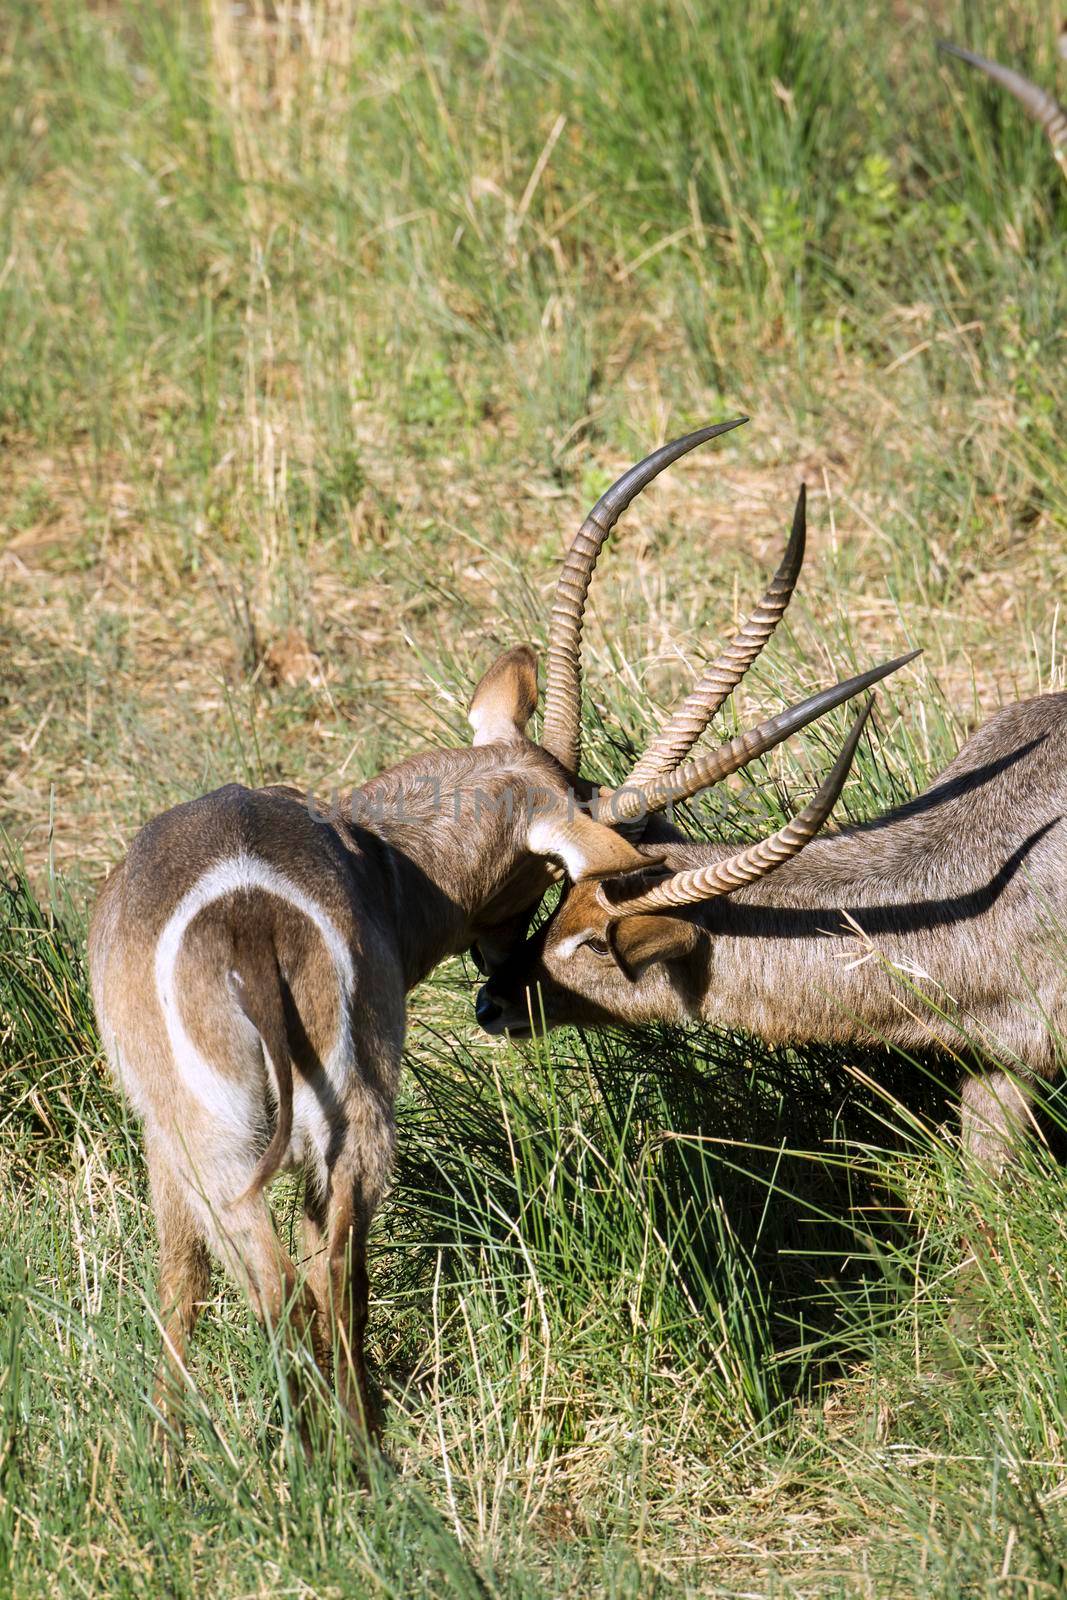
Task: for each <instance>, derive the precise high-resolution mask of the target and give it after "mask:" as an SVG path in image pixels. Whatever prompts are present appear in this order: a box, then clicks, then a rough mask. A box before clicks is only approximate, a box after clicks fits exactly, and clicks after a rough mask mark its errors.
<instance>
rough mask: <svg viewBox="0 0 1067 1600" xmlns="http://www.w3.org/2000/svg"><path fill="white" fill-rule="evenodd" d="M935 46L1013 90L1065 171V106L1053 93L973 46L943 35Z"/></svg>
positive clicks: (1066, 140)
mask: <svg viewBox="0 0 1067 1600" xmlns="http://www.w3.org/2000/svg"><path fill="white" fill-rule="evenodd" d="M937 48H938V49H939V50H943V51H945V52H946V54H947V55H950V56H958V57H959V59H960V60H961V61H966V62H967V64H968V65H969V66H972V67H977V68H978V70H979V72H984V73H985V75H986V77H987V78H992V80H993V82H994V83H999V84H1000V86H1001V88H1003V89H1007V91H1008V93H1009V94H1013V95H1014V96H1015V98H1016V100H1018V102H1019V104H1020V105H1021V106H1022V107H1023V110H1024V111H1025V112H1026V113H1027V115H1028V116H1030V117H1032V118H1033V120H1034V121H1035V122H1036V123H1038V124H1040V126H1041V127H1042V128H1044V130H1045V133H1046V134H1047V135H1048V140H1049V143H1050V144H1051V146H1052V153H1053V155H1054V156H1055V157H1056V160H1057V161H1058V162H1059V164H1060V166H1061V167H1062V168H1063V170H1064V173H1067V108H1065V107H1064V106H1061V105H1060V103H1059V101H1058V100H1057V99H1056V98H1055V96H1054V95H1051V94H1049V93H1048V92H1047V91H1046V90H1044V89H1039V88H1038V86H1037V84H1036V83H1031V82H1030V80H1029V78H1024V77H1023V75H1022V73H1021V72H1013V71H1012V69H1011V67H1002V66H1001V65H1000V63H999V62H998V61H990V60H989V58H988V57H987V56H980V55H979V54H978V53H977V51H975V50H964V49H963V48H962V46H961V45H958V44H950V42H949V41H948V40H947V39H939V40H938V41H937ZM1061 48H1062V47H1061Z"/></svg>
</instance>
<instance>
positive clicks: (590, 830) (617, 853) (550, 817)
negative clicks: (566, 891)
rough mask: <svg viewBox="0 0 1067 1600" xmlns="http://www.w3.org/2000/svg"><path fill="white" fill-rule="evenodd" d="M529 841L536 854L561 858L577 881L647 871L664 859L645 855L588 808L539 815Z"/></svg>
mask: <svg viewBox="0 0 1067 1600" xmlns="http://www.w3.org/2000/svg"><path fill="white" fill-rule="evenodd" d="M526 842H527V844H528V846H529V848H530V849H531V850H532V851H533V853H534V855H535V856H556V857H558V859H559V860H560V861H562V862H563V865H564V866H565V867H566V869H567V876H568V877H569V878H570V879H571V880H572V881H573V882H574V883H581V882H582V881H583V880H585V879H588V878H614V877H617V876H618V875H619V874H620V873H629V872H644V871H646V870H647V868H649V867H656V866H658V865H659V863H660V862H661V861H662V859H663V857H662V856H659V855H642V853H641V851H640V850H635V849H634V847H633V845H632V844H630V843H629V841H628V840H626V839H624V838H623V836H622V834H621V833H615V832H614V831H613V830H612V829H611V828H608V827H605V825H604V824H603V823H602V822H594V820H593V818H592V817H589V816H587V815H586V814H585V812H584V811H575V812H573V814H571V815H568V813H567V811H565V810H564V809H563V808H562V807H561V808H560V809H559V810H558V811H549V812H546V813H544V814H543V815H541V816H538V817H535V818H534V819H533V821H532V822H531V823H530V831H529V833H528V834H527V836H526Z"/></svg>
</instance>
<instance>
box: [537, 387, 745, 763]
mask: <svg viewBox="0 0 1067 1600" xmlns="http://www.w3.org/2000/svg"><path fill="white" fill-rule="evenodd" d="M747 421H748V418H747V417H733V418H731V420H730V421H729V422H717V423H715V424H714V425H713V426H711V427H709V428H698V429H697V431H696V432H695V433H687V434H685V435H684V437H683V438H681V439H674V440H672V441H671V443H670V444H665V445H661V446H660V448H659V449H658V450H653V452H652V454H651V455H650V456H646V457H645V459H644V460H643V461H639V462H638V463H637V465H636V466H634V467H631V468H630V469H629V471H628V472H624V473H623V475H622V477H621V478H619V479H618V481H617V482H616V483H613V484H612V486H611V488H610V489H608V490H607V491H606V492H605V493H604V494H602V495H601V497H600V499H599V500H598V501H597V503H596V505H595V506H594V507H593V509H592V511H590V513H589V515H588V516H587V517H586V519H585V521H584V522H583V523H582V525H581V527H580V528H579V529H578V532H577V533H576V534H575V536H574V540H573V542H572V544H571V547H570V550H569V551H568V552H567V557H566V560H565V561H564V563H563V568H562V570H561V572H560V575H559V579H558V581H557V583H556V594H555V599H554V600H553V602H552V615H551V620H550V623H549V630H548V662H547V666H546V670H545V679H546V685H545V717H544V722H543V724H542V731H541V745H542V747H543V748H544V749H545V750H547V751H548V752H549V754H550V755H553V756H555V758H556V760H557V761H559V762H560V764H561V765H562V766H563V767H565V768H566V770H567V771H568V772H570V773H577V771H578V761H579V758H580V755H581V734H582V679H581V665H582V621H583V618H584V616H585V602H586V597H587V595H588V593H589V583H590V579H591V578H592V576H593V568H594V567H595V566H596V563H597V557H598V556H599V555H600V552H601V550H602V549H603V546H604V541H605V539H606V538H607V537H608V534H609V533H610V532H611V530H612V528H613V527H614V526H615V524H616V522H618V520H619V518H620V517H621V515H622V513H623V512H624V511H625V510H626V507H627V506H628V505H629V504H630V502H631V500H633V499H635V498H636V496H637V495H639V494H640V493H641V490H642V489H645V488H647V487H648V485H649V484H650V483H651V482H652V480H653V478H656V477H658V476H659V474H660V473H661V472H662V471H663V470H664V468H666V467H669V466H670V465H671V463H672V462H674V461H677V460H678V458H679V457H680V456H684V455H687V454H688V452H689V451H690V450H695V449H696V447H697V445H701V444H705V443H706V442H707V441H708V440H709V439H716V438H718V436H719V435H720V434H723V433H729V432H730V430H731V428H738V427H740V426H741V424H742V423H743V422H747Z"/></svg>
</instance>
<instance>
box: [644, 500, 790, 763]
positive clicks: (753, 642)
mask: <svg viewBox="0 0 1067 1600" xmlns="http://www.w3.org/2000/svg"><path fill="white" fill-rule="evenodd" d="M806 507H807V491H806V490H805V487H804V485H803V484H801V486H800V493H799V495H798V496H797V503H796V509H795V511H794V512H793V527H792V530H791V532H790V535H789V543H788V544H787V545H786V549H785V555H784V556H783V557H782V560H781V564H780V565H779V567H778V571H777V572H776V573H775V574H774V577H773V578H772V579H771V582H770V585H769V587H768V588H767V590H766V592H765V593H764V596H763V599H762V600H761V601H760V603H759V605H758V606H757V607H756V609H755V610H754V611H752V612H750V614H749V615H748V616H747V617H746V618H745V620H744V622H743V623H742V624H741V626H740V628H739V629H738V630H737V632H736V633H735V634H734V637H733V638H732V639H731V640H730V643H729V644H728V645H727V646H726V648H725V649H724V650H722V651H721V652H720V654H719V655H718V656H717V657H716V658H715V660H714V661H713V662H712V664H711V666H710V667H708V668H707V670H706V671H705V672H704V673H703V675H702V676H701V677H700V679H699V680H698V682H697V683H696V684H695V685H694V687H693V689H692V690H691V691H690V693H689V694H688V695H687V696H686V698H685V700H683V702H682V704H681V705H680V706H679V707H678V709H677V711H675V712H674V714H673V715H672V716H671V718H670V720H669V721H668V722H667V724H666V726H665V727H664V728H663V729H662V730H661V732H659V733H658V734H657V735H656V737H655V738H654V739H653V741H652V743H651V744H650V745H649V747H648V749H647V750H646V751H645V753H644V755H642V757H641V759H640V761H638V763H637V765H636V766H635V767H634V769H633V771H632V772H631V773H630V774H629V776H628V777H627V778H625V779H624V780H623V782H624V785H629V784H636V785H637V786H638V787H640V786H641V785H643V784H646V783H648V782H650V781H651V780H652V779H653V778H657V777H659V776H660V774H661V773H666V772H673V771H674V769H675V767H677V766H678V764H679V762H680V761H682V760H684V758H685V757H686V756H687V755H688V754H689V752H690V750H691V749H692V748H693V746H694V745H695V744H696V742H697V740H698V739H699V738H700V736H701V734H702V733H703V732H704V729H705V728H706V727H707V725H708V723H709V722H710V721H711V719H712V717H713V716H714V715H715V713H716V711H718V709H719V707H720V706H721V705H722V704H723V702H724V701H725V700H726V699H727V698H728V696H729V695H730V694H732V693H733V691H734V689H736V688H737V685H738V684H739V683H740V682H741V679H742V678H743V677H744V675H745V673H746V672H747V671H748V669H749V667H750V666H751V665H752V663H753V662H754V661H755V659H756V657H757V656H758V655H759V653H760V651H761V650H762V649H763V646H764V645H765V644H766V643H767V640H768V639H769V638H770V636H771V634H772V633H773V632H774V630H775V628H776V627H777V626H778V624H779V622H780V621H781V620H782V617H783V616H784V614H785V608H786V606H787V605H788V604H789V602H790V600H791V599H792V596H793V590H794V589H795V588H796V582H797V579H798V577H799V576H800V569H801V566H802V565H803V562H804V543H805V538H806V536H807V516H806Z"/></svg>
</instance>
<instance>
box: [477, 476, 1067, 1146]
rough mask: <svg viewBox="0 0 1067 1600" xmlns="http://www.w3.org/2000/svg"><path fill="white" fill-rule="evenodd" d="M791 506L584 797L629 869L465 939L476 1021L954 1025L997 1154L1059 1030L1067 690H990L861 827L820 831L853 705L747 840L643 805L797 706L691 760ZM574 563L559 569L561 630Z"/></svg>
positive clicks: (827, 1030)
mask: <svg viewBox="0 0 1067 1600" xmlns="http://www.w3.org/2000/svg"><path fill="white" fill-rule="evenodd" d="M803 517H804V495H803V490H802V491H801V496H800V500H799V502H798V507H797V515H796V519H795V521H794V527H793V534H792V537H791V539H790V544H789V548H788V550H787V552H786V557H785V559H784V561H783V563H782V566H781V568H780V570H779V574H778V577H777V578H776V580H775V584H773V585H772V587H771V589H770V590H769V591H768V593H767V595H766V596H765V597H764V600H763V602H762V603H761V605H760V606H759V607H758V608H757V610H756V611H755V612H754V613H753V615H752V617H751V618H750V619H749V620H748V622H747V623H745V624H744V625H743V627H742V628H741V630H740V632H739V633H738V634H737V636H736V637H735V639H734V640H733V641H732V642H731V643H730V644H729V645H728V646H727V647H726V649H725V650H724V651H723V653H722V655H720V657H719V658H718V660H717V661H715V662H714V663H713V665H712V666H711V667H710V668H709V669H708V670H707V671H706V672H705V674H704V676H703V677H702V678H701V680H700V681H699V683H698V684H697V685H696V687H695V688H694V690H693V692H692V693H691V694H690V695H689V697H688V698H687V699H686V700H685V702H684V704H683V705H682V706H681V707H680V708H679V709H678V710H677V711H676V712H675V713H674V715H673V716H672V717H671V718H670V719H669V721H668V722H667V724H666V726H665V727H664V728H663V729H662V731H661V732H660V733H659V734H658V735H657V736H656V737H655V739H654V740H653V741H652V743H651V745H650V746H649V748H648V749H647V751H646V752H645V754H644V755H643V756H642V757H641V759H640V760H639V761H638V763H637V765H636V766H635V767H634V769H633V770H632V772H631V773H630V774H629V776H628V777H627V779H626V780H625V783H624V784H623V785H621V786H620V787H619V788H618V789H616V790H615V791H609V790H603V791H602V792H601V810H600V815H601V816H602V817H604V816H610V817H611V818H612V819H613V821H614V822H615V823H616V824H617V825H619V826H621V827H623V828H624V829H627V830H628V831H629V833H630V836H631V837H632V838H634V840H635V843H636V845H637V849H638V851H639V852H640V854H641V855H642V856H643V857H644V858H645V867H644V871H643V872H638V873H634V872H632V871H629V870H627V871H626V872H625V873H621V874H612V873H610V872H608V871H606V870H605V871H601V872H598V871H596V870H595V863H594V864H593V870H590V871H589V872H588V873H587V878H586V881H584V882H580V883H570V884H568V885H566V886H565V889H564V892H563V895H562V897H561V899H560V902H559V905H558V907H557V908H556V910H555V911H554V912H553V914H552V915H551V916H550V917H549V918H548V919H547V921H545V922H544V924H543V925H542V926H541V927H540V928H539V929H538V930H537V931H536V933H535V934H534V935H533V936H532V937H531V938H529V939H527V940H526V941H525V942H524V943H522V944H520V945H518V946H517V947H516V948H515V949H514V950H512V951H511V952H509V953H508V954H507V955H506V956H505V957H503V958H501V956H500V955H499V953H497V954H496V955H495V956H493V955H492V954H490V955H489V956H488V958H486V959H483V963H482V965H483V970H484V971H485V973H486V975H487V982H486V983H485V984H484V986H483V987H482V989H481V990H480V992H479V995H478V1000H477V1016H478V1020H479V1021H480V1023H481V1024H482V1026H483V1027H484V1028H485V1029H486V1030H487V1031H488V1032H489V1033H492V1034H502V1033H505V1032H507V1033H509V1034H511V1035H512V1036H515V1037H523V1036H528V1035H530V1034H531V1033H532V1032H534V1031H537V1030H539V1029H541V1028H553V1027H556V1026H558V1025H559V1024H563V1023H572V1024H578V1025H581V1024H590V1025H593V1026H597V1025H604V1024H628V1025H640V1024H642V1023H645V1022H651V1021H656V1020H662V1021H676V1022H683V1021H699V1022H708V1023H712V1024H715V1025H718V1026H720V1027H724V1028H736V1029H742V1030H747V1031H749V1032H751V1033H753V1034H756V1035H758V1036H759V1037H760V1038H762V1039H764V1040H766V1041H767V1042H768V1043H771V1044H780V1043H782V1044H784V1043H793V1044H800V1043H804V1042H812V1041H826V1042H839V1043H846V1044H847V1043H858V1044H862V1045H864V1046H870V1045H878V1044H887V1045H895V1046H900V1047H903V1048H906V1049H913V1048H928V1047H931V1046H932V1047H934V1048H938V1047H954V1048H955V1049H956V1051H957V1053H958V1052H959V1048H960V1040H961V1036H962V1037H963V1038H965V1039H966V1040H967V1041H968V1043H969V1044H970V1045H971V1046H972V1047H973V1049H972V1053H973V1055H974V1056H975V1058H976V1060H975V1065H976V1067H977V1068H978V1069H979V1070H978V1071H977V1073H976V1075H974V1076H970V1077H968V1079H967V1080H966V1081H965V1083H964V1085H963V1110H962V1121H963V1137H964V1142H965V1145H966V1147H967V1148H968V1149H969V1150H970V1151H971V1152H972V1153H973V1154H974V1155H975V1156H976V1157H977V1159H978V1160H980V1161H981V1162H982V1163H983V1164H985V1165H986V1166H987V1167H988V1168H989V1169H991V1170H994V1171H996V1170H998V1169H999V1168H1000V1167H1001V1166H1002V1164H1003V1162H1004V1160H1005V1158H1006V1157H1007V1155H1008V1154H1009V1153H1010V1150H1011V1147H1012V1144H1013V1142H1014V1141H1015V1140H1016V1139H1017V1138H1018V1137H1019V1135H1020V1133H1021V1131H1022V1130H1023V1128H1024V1127H1025V1125H1026V1124H1027V1123H1028V1122H1029V1121H1030V1113H1029V1100H1030V1093H1029V1088H1028V1085H1030V1084H1032V1083H1033V1082H1034V1080H1036V1079H1042V1078H1045V1079H1048V1078H1051V1077H1053V1076H1054V1075H1055V1072H1056V1070H1057V1065H1058V1059H1059V1052H1060V1049H1061V1048H1062V1046H1061V1041H1062V1040H1063V1039H1064V1038H1065V1037H1067V953H1065V951H1064V948H1063V945H1062V943H1061V942H1060V939H1059V937H1058V935H1059V933H1060V931H1061V930H1065V929H1067V694H1049V695H1043V696H1041V697H1039V698H1037V699H1033V700H1028V701H1024V702H1022V703H1020V704H1016V705H1010V706H1007V707H1005V708H1004V709H1003V710H1001V711H999V712H998V713H997V714H996V715H994V716H993V717H992V718H991V719H990V720H989V721H988V722H987V723H985V725H984V726H983V727H981V728H980V729H979V730H978V731H977V732H976V733H975V734H974V735H973V736H972V737H971V738H970V739H968V741H967V742H966V744H965V745H964V747H963V749H962V750H961V751H960V753H959V755H958V756H957V757H956V759H955V760H954V761H953V762H952V763H951V764H950V765H949V766H948V767H947V768H946V769H945V771H944V772H942V773H941V774H940V776H939V777H937V778H936V779H935V780H934V782H933V783H932V784H931V785H930V787H929V788H928V789H926V790H925V791H924V792H923V793H922V794H921V795H919V796H918V798H916V799H914V800H912V801H910V802H908V803H907V804H905V805H902V806H900V807H898V808H897V809H896V810H894V811H891V812H889V813H888V814H887V815H885V816H881V817H879V818H878V819H877V820H876V821H874V822H870V823H867V824H864V825H862V826H859V827H850V828H846V829H843V830H842V831H840V832H836V833H828V834H822V835H820V836H819V837H816V835H817V834H818V833H819V829H820V828H821V827H822V824H823V823H824V822H825V821H826V819H827V817H828V816H829V814H830V811H831V809H832V807H833V804H834V802H835V800H836V798H837V796H838V794H839V792H840V790H841V787H842V785H843V783H844V781H845V777H846V775H847V772H848V766H849V761H850V759H851V756H852V753H853V751H854V749H855V746H856V742H857V740H858V738H859V735H860V731H861V727H862V723H863V720H864V718H863V717H861V719H860V721H859V722H858V723H857V724H856V725H855V727H854V728H853V730H852V733H851V735H850V736H849V739H848V742H847V745H846V747H845V749H844V750H843V751H842V753H841V755H840V757H839V758H838V760H837V762H836V764H835V766H834V768H833V770H832V772H831V773H830V774H829V776H828V777H827V779H826V781H825V782H824V783H823V785H822V787H821V788H820V789H819V790H818V792H817V793H816V794H815V796H814V798H813V799H812V800H811V802H810V803H809V804H808V805H806V806H805V807H804V809H803V810H802V811H800V812H799V814H798V815H797V816H795V817H794V818H793V820H792V821H791V822H789V823H788V824H787V825H786V826H785V827H784V828H782V829H781V830H780V831H779V832H777V833H775V834H774V835H773V836H772V837H770V838H768V839H765V840H764V841H763V842H761V843H758V844H747V845H746V844H743V843H740V842H738V841H730V840H725V839H716V840H708V841H700V842H696V841H694V840H692V839H690V838H687V837H685V836H684V835H683V834H681V833H680V832H679V831H678V830H677V829H676V828H675V827H673V826H672V825H671V824H669V823H667V822H666V821H665V820H664V818H663V817H662V815H661V813H662V812H663V811H664V810H665V809H666V808H667V807H668V806H670V805H671V803H672V802H680V801H684V800H686V799H688V798H691V797H692V796H695V795H697V794H698V793H700V792H701V791H702V790H705V789H707V788H708V787H709V786H711V785H713V784H716V783H719V782H721V781H722V780H723V779H724V778H726V777H727V776H728V775H729V774H731V773H733V772H736V771H738V770H739V769H740V768H742V767H744V766H746V765H747V764H748V762H749V761H751V760H753V759H754V758H755V757H756V756H758V755H760V754H762V753H763V752H764V751H765V750H767V749H768V748H769V747H770V746H771V745H772V744H776V743H777V742H778V741H779V739H780V738H781V737H784V733H783V729H784V730H785V732H789V731H791V730H792V728H793V727H794V726H795V725H796V722H795V714H794V713H792V712H784V713H781V714H780V715H779V716H777V717H772V718H771V719H770V720H769V721H768V722H766V723H764V724H762V725H761V726H760V727H758V728H756V729H755V730H753V731H751V732H747V733H743V734H741V735H739V736H738V737H737V738H734V739H732V740H730V741H729V743H727V744H725V745H723V746H722V747H721V748H720V749H718V750H715V751H712V752H710V753H707V754H700V755H697V756H695V757H693V758H691V759H688V760H687V759H686V758H687V757H688V756H689V753H690V751H691V750H692V747H693V746H694V744H695V743H696V741H697V740H698V739H699V738H700V736H701V734H702V733H703V732H704V730H705V728H706V727H707V725H708V723H709V722H710V720H711V718H712V717H713V715H714V714H715V712H716V711H717V710H718V709H719V707H720V706H721V705H722V704H723V702H724V701H725V700H726V698H727V695H728V694H729V693H730V691H731V689H732V688H733V686H734V685H735V684H736V682H737V681H738V680H739V678H740V676H741V673H742V672H743V671H744V670H745V669H746V668H747V666H748V665H750V664H751V662H752V661H753V660H754V659H755V656H756V654H757V653H758V650H759V649H760V648H761V647H762V645H763V643H765V641H766V639H767V637H768V636H769V634H770V632H771V629H772V628H773V626H774V624H775V622H776V621H777V619H778V618H779V617H780V616H781V614H782V612H783V611H784V609H785V605H786V603H787V602H788V599H789V597H790V594H791V593H792V587H793V584H794V583H795V581H796V575H797V572H798V571H799V566H800V561H801V559H802V555H803ZM590 570H591V569H590ZM587 584H588V574H585V575H584V576H583V575H582V574H581V573H579V575H578V582H577V584H576V585H572V587H574V589H575V592H576V593H577V594H578V596H579V604H577V605H576V606H574V607H573V608H572V610H573V614H572V619H571V638H572V645H574V646H576V644H577V641H578V640H579V639H580V634H581V626H582V618H581V603H584V596H585V591H586V587H587ZM572 656H573V661H572V666H571V689H570V699H571V701H573V702H574V703H575V704H576V703H577V693H578V669H577V651H576V648H573V649H572ZM904 659H910V657H909V658H904ZM899 664H900V663H894V665H899ZM559 698H562V696H559ZM865 715H866V713H864V717H865ZM483 956H484V953H483Z"/></svg>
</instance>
